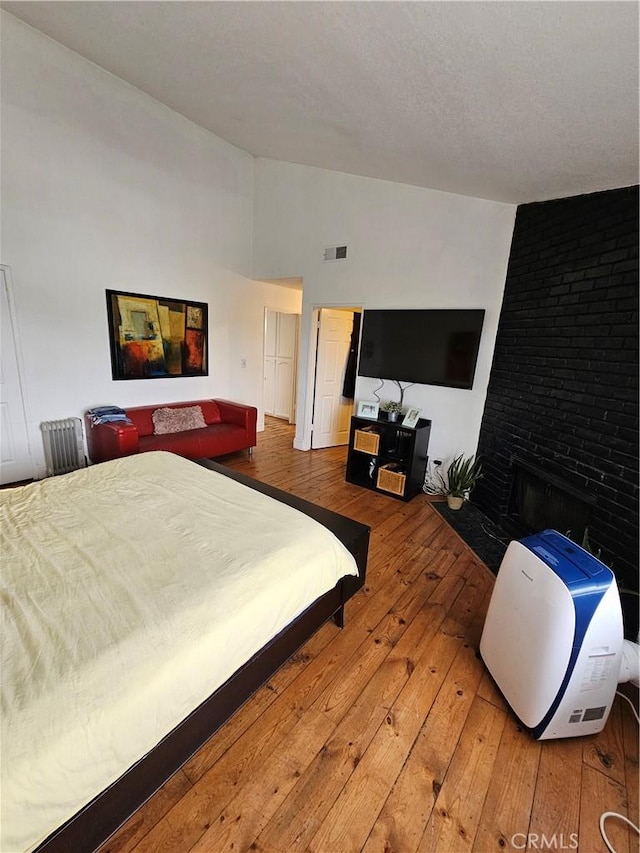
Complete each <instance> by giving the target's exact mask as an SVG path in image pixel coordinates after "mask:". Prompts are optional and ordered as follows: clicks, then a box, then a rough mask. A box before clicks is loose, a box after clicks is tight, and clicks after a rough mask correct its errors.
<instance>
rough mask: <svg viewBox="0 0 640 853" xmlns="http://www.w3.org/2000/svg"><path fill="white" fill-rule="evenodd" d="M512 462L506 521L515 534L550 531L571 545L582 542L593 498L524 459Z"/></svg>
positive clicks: (516, 458) (594, 500) (514, 458)
mask: <svg viewBox="0 0 640 853" xmlns="http://www.w3.org/2000/svg"><path fill="white" fill-rule="evenodd" d="M512 462H513V467H514V479H513V487H512V490H511V499H510V503H509V520H510V522H511V524H512V526H513V529H514V531H516V530H519V531H521V532H526V533H537V532H538V531H540V530H545V529H547V528H553V529H554V530H558V531H559V532H560V533H564V534H565V535H567V536H569V537H570V538H571V539H573V541H574V542H578V543H581V542H583V541H584V537H585V533H586V532H587V528H588V526H589V519H590V516H591V509H592V507H593V506H595V504H596V499H595V498H594V497H593V496H592V495H589V494H587V493H586V492H582V491H581V490H579V489H577V488H576V487H575V486H573V485H572V484H571V483H567V482H566V481H565V480H564V479H562V478H561V477H559V476H558V475H557V474H552V473H550V472H548V471H544V470H543V469H541V468H538V467H537V466H535V465H532V464H531V463H529V462H527V461H526V460H523V459H520V458H518V457H513V459H512Z"/></svg>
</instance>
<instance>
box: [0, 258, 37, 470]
mask: <svg viewBox="0 0 640 853" xmlns="http://www.w3.org/2000/svg"><path fill="white" fill-rule="evenodd" d="M0 274H1V275H2V276H3V277H4V286H5V287H6V289H7V304H8V306H9V323H10V324H11V333H12V338H13V341H12V344H13V350H14V353H15V357H16V367H17V369H18V386H19V388H20V411H21V412H22V417H23V418H24V426H25V431H26V438H27V451H28V453H29V464H30V466H31V478H32V479H34V480H35V479H36V464H35V460H34V456H33V447H32V441H31V432H30V429H29V423H30V415H29V404H28V398H27V391H26V387H25V381H24V376H25V372H24V358H23V356H22V344H21V340H20V329H19V326H18V317H17V312H16V304H15V296H14V289H13V279H12V277H11V267H10V266H9V265H8V264H0Z"/></svg>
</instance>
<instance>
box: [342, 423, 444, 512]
mask: <svg viewBox="0 0 640 853" xmlns="http://www.w3.org/2000/svg"><path fill="white" fill-rule="evenodd" d="M430 433H431V421H429V420H426V419H423V418H421V419H420V420H419V421H418V423H417V425H416V426H415V427H406V426H402V424H401V423H400V422H392V421H389V420H387V419H386V418H383V417H380V418H378V419H377V420H372V419H371V418H358V417H352V418H351V430H350V433H349V450H348V455H347V471H346V480H347V482H348V483H353V484H354V485H356V486H362V487H363V488H365V489H372V490H373V491H374V492H380V494H384V495H390V496H391V497H394V498H398V499H399V500H403V501H408V500H411V498H413V497H415V496H416V495H417V494H419V493H420V492H421V491H422V486H423V484H424V478H425V473H426V469H427V460H428V456H427V450H428V448H429V435H430Z"/></svg>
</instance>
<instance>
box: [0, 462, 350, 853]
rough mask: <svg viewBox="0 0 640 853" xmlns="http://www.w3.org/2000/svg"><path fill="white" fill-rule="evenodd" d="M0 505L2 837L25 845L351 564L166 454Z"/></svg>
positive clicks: (69, 478) (286, 517)
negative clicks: (0, 560)
mask: <svg viewBox="0 0 640 853" xmlns="http://www.w3.org/2000/svg"><path fill="white" fill-rule="evenodd" d="M0 502H1V510H2V516H1V517H2V524H1V528H0V534H1V539H0V546H1V549H2V550H1V552H0V553H1V558H2V604H3V617H2V618H3V622H2V680H1V688H2V741H1V750H2V752H1V757H2V779H1V783H2V789H1V792H0V796H1V809H2V811H1V815H0V817H1V826H2V836H1V841H0V850H2V851H24V850H29V849H32V848H33V847H34V846H36V845H37V844H38V843H39V842H40V841H42V840H43V839H44V838H45V837H46V836H47V835H48V834H49V833H50V832H51V831H52V830H53V829H55V828H56V827H57V826H59V825H60V824H61V823H63V822H64V821H65V820H66V819H67V818H69V817H70V816H71V815H73V814H74V813H75V812H76V811H78V809H79V808H80V807H81V806H83V805H84V804H85V803H87V802H89V801H90V800H91V799H92V798H93V797H94V796H95V795H96V794H97V793H99V792H100V791H101V790H102V789H104V788H105V787H107V785H109V784H110V783H111V782H113V781H114V780H115V779H117V778H118V777H119V776H120V775H121V774H122V773H123V772H124V771H125V770H126V769H127V768H128V767H129V766H130V765H131V764H133V763H134V762H135V761H137V760H138V759H139V758H141V757H142V756H143V755H144V754H145V753H146V752H148V751H149V749H151V748H152V747H153V746H154V745H155V744H156V743H157V742H158V741H159V740H160V739H161V738H162V737H163V736H164V735H165V734H166V733H167V732H169V731H170V730H171V729H172V728H173V727H174V726H175V725H176V724H177V723H178V722H180V720H182V719H183V718H184V717H185V716H187V714H188V713H189V712H190V711H191V710H192V709H193V708H194V707H195V706H197V705H198V704H199V703H200V702H201V701H202V700H203V699H205V698H206V697H207V696H208V695H209V694H210V693H211V692H212V691H213V690H214V689H215V688H216V687H218V686H219V685H221V684H222V683H223V682H224V681H225V680H226V679H227V678H228V677H229V676H230V675H231V674H232V673H233V672H234V671H235V670H236V669H237V668H238V667H239V666H240V665H241V664H243V663H244V662H245V661H246V660H248V658H250V657H251V656H252V654H254V653H255V652H256V651H257V650H258V649H260V648H261V647H262V646H263V645H264V644H265V643H266V642H267V641H268V640H269V639H270V638H271V637H273V636H274V635H275V634H276V633H277V632H278V631H279V630H281V629H282V628H283V627H285V626H286V625H287V624H288V623H289V622H290V621H291V620H292V619H293V618H294V617H295V616H296V615H298V614H299V613H300V612H302V611H303V610H304V609H305V608H306V607H307V606H308V605H309V604H310V603H311V602H312V601H313V600H314V599H316V598H317V597H318V596H320V595H322V594H323V593H324V592H326V591H327V590H329V589H331V588H332V587H333V586H335V584H336V582H337V581H338V579H339V578H340V577H342V576H343V575H345V574H356V573H357V569H356V566H355V562H354V560H353V558H352V557H351V555H350V554H349V553H348V552H347V551H346V549H345V548H344V547H343V546H342V545H341V543H340V542H338V540H337V539H336V538H335V537H334V536H333V535H332V534H331V533H329V531H327V530H326V529H325V528H324V527H322V526H321V525H319V524H317V523H316V522H314V521H312V520H311V519H309V518H308V517H307V516H305V515H303V514H302V513H300V512H298V511H296V510H294V509H291V508H290V507H287V506H284V505H283V504H280V503H277V502H276V501H274V500H272V499H270V498H268V497H266V496H265V495H262V494H259V493H257V492H254V491H252V490H251V489H248V488H246V487H245V486H242V485H240V484H239V483H236V482H235V481H233V480H230V479H228V478H226V477H224V476H222V475H220V474H217V473H215V472H212V471H209V470H207V469H204V468H202V467H200V466H198V465H195V464H193V463H191V462H188V461H186V460H184V459H181V458H179V457H177V456H174V455H172V454H169V453H144V454H141V455H139V456H133V457H129V458H126V459H120V460H115V461H112V462H106V463H104V464H102V465H96V466H93V467H91V468H88V469H86V470H83V471H78V472H75V473H73V474H68V475H66V476H63V477H56V478H52V479H49V480H45V481H43V482H40V483H34V484H32V485H29V486H24V487H22V488H18V489H13V490H7V491H2V492H0Z"/></svg>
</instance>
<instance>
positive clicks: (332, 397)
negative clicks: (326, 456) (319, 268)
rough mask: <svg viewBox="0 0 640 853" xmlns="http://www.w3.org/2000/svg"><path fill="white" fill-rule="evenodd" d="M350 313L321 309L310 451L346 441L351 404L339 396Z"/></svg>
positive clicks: (351, 313) (347, 348) (348, 336)
mask: <svg viewBox="0 0 640 853" xmlns="http://www.w3.org/2000/svg"><path fill="white" fill-rule="evenodd" d="M352 329H353V311H341V310H340V309H338V308H322V309H321V310H320V319H319V327H318V349H317V358H316V381H315V392H314V398H313V432H312V434H311V447H312V448H318V447H335V446H337V445H339V444H347V443H348V441H349V423H350V418H351V412H352V411H353V400H347V399H345V398H344V397H343V396H342V386H343V383H344V373H345V367H346V364H347V357H348V355H349V348H350V345H351V331H352Z"/></svg>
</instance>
